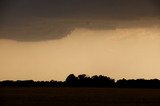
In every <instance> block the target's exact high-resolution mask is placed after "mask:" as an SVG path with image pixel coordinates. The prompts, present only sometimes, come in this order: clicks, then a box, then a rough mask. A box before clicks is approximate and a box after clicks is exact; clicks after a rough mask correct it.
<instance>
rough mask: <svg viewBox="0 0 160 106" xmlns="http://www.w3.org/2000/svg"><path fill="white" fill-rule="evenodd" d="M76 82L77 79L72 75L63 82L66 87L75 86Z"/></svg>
mask: <svg viewBox="0 0 160 106" xmlns="http://www.w3.org/2000/svg"><path fill="white" fill-rule="evenodd" d="M77 81H78V78H77V77H76V76H75V75H74V74H70V75H69V76H68V77H67V78H66V80H65V83H66V86H73V87H75V86H77Z"/></svg>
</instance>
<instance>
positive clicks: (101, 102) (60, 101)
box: [0, 88, 160, 106]
mask: <svg viewBox="0 0 160 106" xmlns="http://www.w3.org/2000/svg"><path fill="white" fill-rule="evenodd" d="M119 105H123V106H124V105H125V106H126V105H128V106H147V105H148V106H160V89H131V88H130V89H126V88H0V106H119Z"/></svg>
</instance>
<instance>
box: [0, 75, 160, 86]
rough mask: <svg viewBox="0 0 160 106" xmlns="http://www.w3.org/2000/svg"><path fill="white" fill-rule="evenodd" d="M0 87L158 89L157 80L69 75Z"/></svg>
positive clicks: (3, 84)
mask: <svg viewBox="0 0 160 106" xmlns="http://www.w3.org/2000/svg"><path fill="white" fill-rule="evenodd" d="M0 87H104V88H105V87H106V88H160V80H158V79H150V80H146V79H129V80H126V79H120V80H117V81H115V79H112V78H110V77H107V76H103V75H99V76H98V75H94V76H92V77H90V76H87V75H86V74H81V75H78V76H75V75H74V74H70V75H69V76H68V77H67V78H66V80H65V81H54V80H51V81H33V80H17V81H12V80H4V81H0Z"/></svg>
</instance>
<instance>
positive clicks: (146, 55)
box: [0, 0, 160, 80]
mask: <svg viewBox="0 0 160 106" xmlns="http://www.w3.org/2000/svg"><path fill="white" fill-rule="evenodd" d="M0 12H1V16H0V73H1V77H0V80H28V79H33V80H51V79H54V80H65V78H66V77H67V76H68V75H69V74H71V73H73V74H75V75H78V74H87V75H90V76H92V75H106V76H109V77H111V78H115V79H121V78H126V79H132V78H135V79H136V78H145V79H153V78H158V79H160V55H159V54H160V1H159V0H85V1H82V0H1V1H0Z"/></svg>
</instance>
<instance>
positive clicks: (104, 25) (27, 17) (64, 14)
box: [0, 0, 160, 41]
mask: <svg viewBox="0 0 160 106" xmlns="http://www.w3.org/2000/svg"><path fill="white" fill-rule="evenodd" d="M0 12H1V17H0V39H12V40H17V41H43V40H52V39H60V38H63V37H65V36H67V35H68V34H70V33H71V32H72V31H73V30H74V29H76V28H88V29H93V30H115V29H117V28H133V27H152V26H158V27H159V25H160V1H159V0H1V1H0Z"/></svg>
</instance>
